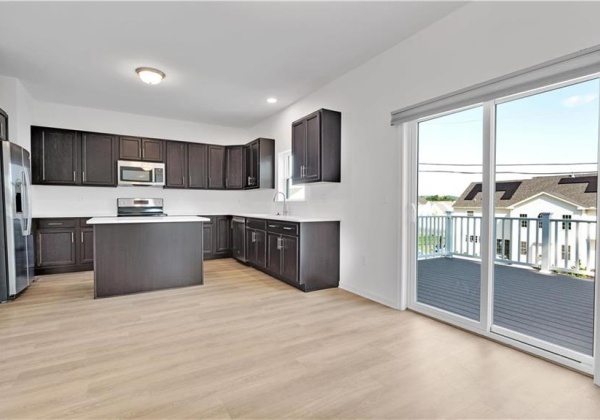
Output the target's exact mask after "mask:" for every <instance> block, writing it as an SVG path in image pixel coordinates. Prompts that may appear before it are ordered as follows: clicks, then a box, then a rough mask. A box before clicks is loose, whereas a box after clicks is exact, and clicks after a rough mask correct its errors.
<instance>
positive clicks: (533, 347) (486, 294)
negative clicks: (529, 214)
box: [398, 73, 600, 385]
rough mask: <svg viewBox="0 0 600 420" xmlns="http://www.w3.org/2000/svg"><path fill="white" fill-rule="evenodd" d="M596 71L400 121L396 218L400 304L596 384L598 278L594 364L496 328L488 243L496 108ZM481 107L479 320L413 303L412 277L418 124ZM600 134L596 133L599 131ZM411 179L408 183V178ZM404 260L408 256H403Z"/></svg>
mask: <svg viewBox="0 0 600 420" xmlns="http://www.w3.org/2000/svg"><path fill="white" fill-rule="evenodd" d="M599 76H600V73H594V74H591V75H588V76H585V77H579V78H574V79H571V80H567V81H564V82H561V83H555V84H552V85H548V86H544V87H541V88H537V89H532V90H528V91H526V92H520V93H517V94H514V95H510V96H507V97H502V98H498V99H494V100H489V101H486V102H483V103H476V104H473V105H470V106H467V107H462V108H457V109H453V110H451V111H446V112H443V113H439V114H436V115H431V116H427V117H423V118H419V119H416V120H413V121H409V122H403V123H402V124H400V125H398V129H399V137H400V140H401V141H403V142H404V143H405V144H403V146H402V147H400V162H401V166H400V167H401V168H402V170H401V173H400V179H401V180H402V183H400V184H399V185H400V187H401V188H402V191H401V194H400V200H401V203H400V208H401V211H402V212H403V215H401V217H400V226H399V233H400V239H399V242H400V243H399V249H400V252H401V253H403V254H404V255H402V254H401V259H399V263H404V266H403V267H402V266H401V267H400V270H399V272H400V282H401V284H400V287H399V288H398V290H399V293H403V295H401V296H399V306H400V308H401V309H402V308H409V309H411V310H414V311H416V312H420V313H423V314H425V315H427V316H430V317H433V318H437V319H440V320H442V321H444V322H447V323H450V324H453V325H457V326H459V327H461V328H464V329H466V330H468V331H471V332H474V333H477V334H479V335H482V336H485V337H487V338H490V339H492V340H495V341H498V342H501V343H505V344H508V345H510V346H513V347H516V348H519V349H521V350H523V351H526V352H528V353H531V354H534V355H536V356H540V357H542V358H546V359H549V360H552V361H554V362H556V363H558V364H562V365H564V366H567V367H569V368H572V369H575V370H579V371H582V372H585V373H588V374H592V375H594V382H595V383H596V384H597V385H600V356H598V353H600V286H599V283H600V278H597V279H596V292H595V311H594V313H595V319H594V324H595V325H594V330H595V337H594V353H593V354H594V355H596V357H597V358H598V362H597V363H594V357H592V356H587V355H583V354H581V353H577V352H575V351H572V350H570V349H566V348H563V347H560V346H557V345H553V344H550V343H547V342H542V341H541V340H538V339H535V338H533V337H529V336H526V335H524V334H520V333H516V332H514V331H511V330H507V329H504V328H501V327H498V326H493V325H492V322H493V295H492V293H493V292H492V291H493V278H494V261H495V248H496V246H495V245H496V244H495V241H491V240H490V239H491V238H493V235H494V223H493V221H494V217H495V215H494V211H495V209H494V192H493V190H494V185H495V126H496V122H495V109H496V106H497V105H498V104H500V103H503V102H508V101H513V100H516V99H518V98H521V97H527V96H531V95H535V94H540V93H543V92H547V91H551V90H555V89H559V88H561V87H565V86H569V85H573V84H577V83H581V82H584V81H588V80H592V79H596V78H599ZM481 106H483V139H482V141H483V182H482V185H483V211H482V222H481V257H482V260H481V261H482V262H481V296H480V320H479V321H474V320H472V319H469V318H466V317H463V316H460V315H457V314H454V313H451V312H448V311H444V310H442V309H439V308H435V307H433V306H429V305H425V304H423V303H420V302H417V299H416V275H417V255H416V247H415V246H414V244H416V243H417V242H416V241H417V212H416V204H415V203H418V201H417V199H418V197H417V193H418V191H417V180H418V124H419V123H421V122H423V121H427V120H430V119H434V118H439V117H441V116H444V115H448V114H454V113H457V112H460V111H464V110H467V109H471V108H476V107H481ZM599 137H600V132H599ZM598 154H599V155H598V161H599V162H600V147H598ZM406 180H410V181H406ZM596 208H600V194H598V195H597V206H596ZM596 237H600V222H599V223H596ZM404 258H406V260H404ZM596 261H600V249H596Z"/></svg>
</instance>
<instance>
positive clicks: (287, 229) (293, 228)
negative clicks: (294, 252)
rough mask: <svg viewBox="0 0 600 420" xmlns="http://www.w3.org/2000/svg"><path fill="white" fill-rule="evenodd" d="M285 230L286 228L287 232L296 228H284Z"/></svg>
mask: <svg viewBox="0 0 600 420" xmlns="http://www.w3.org/2000/svg"><path fill="white" fill-rule="evenodd" d="M283 228H284V229H285V230H294V228H291V227H286V226H284V227H283Z"/></svg>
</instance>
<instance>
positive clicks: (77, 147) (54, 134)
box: [31, 127, 117, 187]
mask: <svg viewBox="0 0 600 420" xmlns="http://www.w3.org/2000/svg"><path fill="white" fill-rule="evenodd" d="M31 160H32V173H33V174H32V175H33V176H32V178H33V183H34V184H47V185H86V186H100V187H114V186H116V185H117V173H116V171H117V169H116V160H117V137H116V136H113V135H110V134H101V133H80V132H77V131H71V130H59V129H54V128H42V127H32V129H31Z"/></svg>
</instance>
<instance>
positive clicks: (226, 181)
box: [225, 178, 229, 188]
mask: <svg viewBox="0 0 600 420" xmlns="http://www.w3.org/2000/svg"><path fill="white" fill-rule="evenodd" d="M227 187H229V178H225V188H227Z"/></svg>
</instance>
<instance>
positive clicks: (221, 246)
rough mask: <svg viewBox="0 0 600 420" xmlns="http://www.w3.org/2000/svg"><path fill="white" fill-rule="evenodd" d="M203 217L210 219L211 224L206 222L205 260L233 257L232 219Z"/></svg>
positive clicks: (227, 217) (204, 235)
mask: <svg viewBox="0 0 600 420" xmlns="http://www.w3.org/2000/svg"><path fill="white" fill-rule="evenodd" d="M203 217H206V218H208V219H210V222H204V231H203V245H202V246H203V248H204V249H203V258H204V259H205V260H214V259H217V258H229V257H231V245H230V243H231V217H230V216H203Z"/></svg>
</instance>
